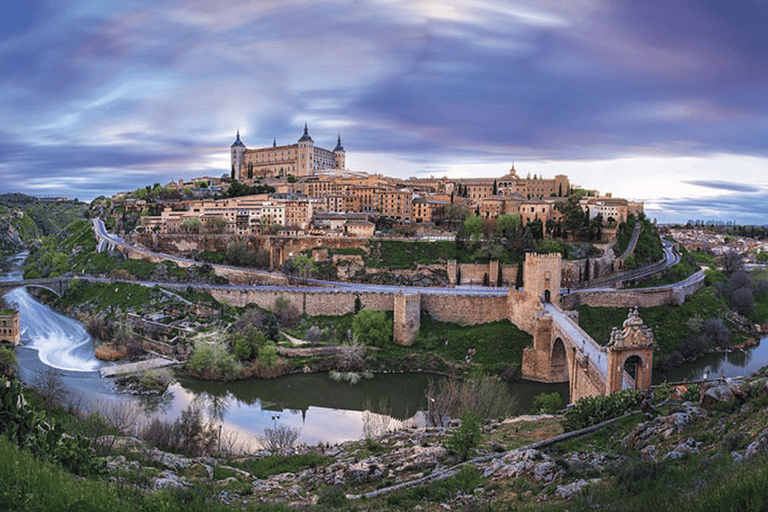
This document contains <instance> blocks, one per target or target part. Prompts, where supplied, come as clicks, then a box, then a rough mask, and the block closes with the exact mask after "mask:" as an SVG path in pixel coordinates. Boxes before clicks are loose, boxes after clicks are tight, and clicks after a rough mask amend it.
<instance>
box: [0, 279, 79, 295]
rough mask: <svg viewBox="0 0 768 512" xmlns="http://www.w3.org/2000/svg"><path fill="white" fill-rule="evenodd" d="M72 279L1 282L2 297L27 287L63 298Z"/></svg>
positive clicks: (0, 291)
mask: <svg viewBox="0 0 768 512" xmlns="http://www.w3.org/2000/svg"><path fill="white" fill-rule="evenodd" d="M71 280H72V278H70V277H53V278H49V279H23V280H20V281H0V295H2V294H4V293H6V292H8V291H10V290H12V289H14V288H20V287H22V286H26V287H28V288H41V289H43V290H48V291H49V292H51V293H53V294H54V295H57V296H59V297H61V296H62V295H64V293H65V292H66V291H67V289H68V288H69V283H70V281H71Z"/></svg>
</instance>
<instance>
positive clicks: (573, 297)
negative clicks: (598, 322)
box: [562, 276, 704, 309]
mask: <svg viewBox="0 0 768 512" xmlns="http://www.w3.org/2000/svg"><path fill="white" fill-rule="evenodd" d="M703 286H704V279H703V276H702V279H700V280H697V281H695V282H692V283H689V284H687V285H685V286H673V287H658V288H645V289H634V290H612V291H606V290H601V291H590V290H578V291H576V292H572V293H571V294H570V295H566V296H564V297H563V299H562V301H563V307H565V308H568V309H573V308H575V307H577V306H580V305H587V306H592V307H596V308H629V307H635V306H637V307H641V308H650V307H654V306H666V305H679V304H682V303H684V302H685V299H686V298H687V297H688V296H690V295H693V294H694V293H696V292H697V291H699V290H700V289H701V288H702V287H703Z"/></svg>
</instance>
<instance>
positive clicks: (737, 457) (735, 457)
mask: <svg viewBox="0 0 768 512" xmlns="http://www.w3.org/2000/svg"><path fill="white" fill-rule="evenodd" d="M731 458H732V459H733V462H735V463H736V464H738V463H740V462H741V461H742V460H744V457H742V456H741V454H740V453H739V452H731Z"/></svg>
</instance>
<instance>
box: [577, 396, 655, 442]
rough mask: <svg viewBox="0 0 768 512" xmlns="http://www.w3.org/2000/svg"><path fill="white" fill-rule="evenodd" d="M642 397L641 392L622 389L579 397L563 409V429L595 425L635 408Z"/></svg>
mask: <svg viewBox="0 0 768 512" xmlns="http://www.w3.org/2000/svg"><path fill="white" fill-rule="evenodd" d="M642 399H643V392H642V391H640V390H637V389H624V390H621V391H618V392H616V393H613V394H610V395H608V396H587V397H584V398H581V399H580V400H579V401H578V402H576V403H575V404H573V405H572V406H571V407H569V408H568V409H567V410H566V411H565V416H564V417H563V421H562V425H563V430H565V431H566V432H570V431H572V430H579V429H582V428H586V427H590V426H592V425H597V424H598V423H602V422H603V421H606V420H610V419H611V418H616V417H618V416H621V415H622V414H626V413H628V412H630V411H632V410H633V409H635V408H636V407H637V406H638V405H639V404H640V401H641V400H642Z"/></svg>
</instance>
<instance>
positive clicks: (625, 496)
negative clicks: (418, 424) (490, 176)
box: [0, 370, 768, 512]
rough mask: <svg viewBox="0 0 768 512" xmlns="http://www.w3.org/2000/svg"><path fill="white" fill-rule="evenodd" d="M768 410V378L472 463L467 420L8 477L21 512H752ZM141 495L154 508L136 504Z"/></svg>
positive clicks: (2, 474)
mask: <svg viewBox="0 0 768 512" xmlns="http://www.w3.org/2000/svg"><path fill="white" fill-rule="evenodd" d="M657 394H659V395H661V393H660V392H659V393H657ZM766 403H768V375H767V374H766V371H765V370H763V371H761V372H758V373H756V374H753V375H752V376H750V377H749V378H746V379H739V380H733V381H730V382H720V381H715V382H710V383H708V384H705V385H702V386H701V388H700V392H699V394H698V399H696V400H695V401H694V402H685V403H675V402H669V401H668V400H665V401H664V402H663V403H657V404H655V407H653V408H652V409H649V410H651V411H653V412H650V413H649V414H648V415H646V414H642V413H640V412H635V413H630V414H627V415H624V416H621V417H620V418H618V419H616V420H613V421H611V422H610V424H605V425H603V426H602V427H601V426H600V425H598V426H596V427H595V430H592V431H584V432H577V433H576V434H577V435H575V436H573V437H566V436H560V434H561V433H562V432H563V430H562V426H561V417H559V416H557V415H554V416H553V415H547V416H532V417H526V418H510V419H506V420H502V421H486V422H483V423H482V424H481V425H480V426H479V427H478V428H479V429H480V430H479V437H478V438H477V439H476V441H475V442H473V445H472V449H471V450H470V454H469V458H468V460H467V461H466V462H464V461H462V460H461V459H462V458H461V456H460V455H459V454H458V453H456V452H454V451H452V449H451V448H450V447H451V446H453V445H452V443H451V442H450V439H452V438H454V436H456V435H457V433H458V432H460V431H461V428H462V425H461V424H460V423H458V422H457V423H454V424H452V425H451V426H449V427H448V428H445V429H435V428H432V429H427V430H424V429H419V428H413V427H405V428H401V429H399V430H397V431H390V432H386V433H383V434H381V435H378V436H370V437H367V438H366V439H362V440H359V441H352V442H346V443H340V444H338V445H333V446H329V445H326V444H320V445H315V446H309V445H290V444H289V445H286V446H283V447H282V449H275V450H272V451H261V452H258V453H256V454H253V455H249V456H244V455H222V454H221V453H220V450H221V447H222V445H221V443H220V442H213V443H212V444H206V445H205V446H209V447H210V448H211V449H212V452H210V453H209V452H205V453H198V454H197V455H195V454H194V453H189V451H187V453H184V454H180V453H178V452H176V453H171V452H169V451H163V450H161V449H158V448H157V447H156V446H153V445H152V444H151V443H148V442H147V441H146V440H145V439H139V438H136V437H132V436H125V435H120V436H114V435H98V436H97V437H95V438H94V439H95V441H96V446H97V449H98V450H100V452H101V454H102V455H103V456H104V460H105V461H106V472H105V473H104V474H101V475H95V476H91V477H89V478H85V479H83V478H80V479H78V480H77V481H73V480H71V478H70V477H69V476H68V475H66V474H65V473H63V472H62V470H61V469H56V468H51V467H50V466H49V465H47V464H46V463H41V462H36V461H35V460H33V459H32V458H31V457H30V456H28V455H26V454H24V453H20V452H17V451H15V450H10V451H9V449H8V446H7V441H6V440H5V439H2V440H0V453H2V456H3V460H6V461H8V462H9V463H8V464H4V465H3V467H2V468H0V500H2V502H3V503H4V504H6V505H7V506H10V507H11V508H17V505H19V506H20V505H21V504H22V501H21V500H23V503H25V504H27V506H29V504H32V505H33V506H32V507H31V508H34V509H47V510H52V509H56V510H62V509H68V508H72V507H73V506H74V505H73V504H74V503H75V501H72V500H84V501H77V503H79V504H80V505H78V506H77V508H78V509H79V510H91V509H89V508H87V507H85V508H83V507H84V505H83V504H84V503H87V504H93V503H98V504H99V507H100V508H95V509H94V510H96V509H98V510H100V511H103V510H116V509H118V508H117V504H118V503H120V504H125V503H128V504H131V506H132V507H136V508H134V510H161V509H162V510H177V509H176V508H174V507H178V506H180V505H179V504H180V503H184V504H185V505H184V510H185V511H191V510H203V509H204V510H207V511H209V512H211V511H216V510H225V509H231V508H232V507H234V508H238V509H241V510H297V509H298V510H318V511H325V510H335V511H339V510H341V511H352V510H360V507H361V506H363V507H364V508H365V509H366V510H414V509H417V510H425V511H437V510H455V509H461V510H466V509H473V510H475V509H480V510H484V509H494V510H498V509H509V508H512V509H515V510H545V511H560V510H590V509H595V508H600V509H605V510H623V511H634V510H638V511H640V510H642V511H647V510H655V511H658V512H663V511H667V510H670V511H679V510H701V511H705V510H706V511H708V512H709V511H711V510H722V509H723V506H724V505H727V506H728V507H729V508H727V510H751V509H750V508H749V507H748V504H750V503H753V504H754V503H756V501H755V500H759V499H760V498H761V497H764V496H763V490H764V489H765V486H766V485H768V471H766V470H765V468H766V465H765V463H766V459H765V451H766V450H768V411H766V407H765V406H766ZM630 412H631V411H630ZM370 421H371V422H372V424H373V423H375V422H376V419H375V418H371V420H370ZM203 429H204V431H207V430H206V427H203ZM201 439H202V438H201ZM214 441H215V432H214ZM192 446H197V445H190V447H189V448H188V450H189V449H192V450H195V449H196V448H193V447H192ZM217 453H218V454H217ZM19 471H21V473H20V472H19ZM22 473H23V474H22ZM41 474H47V477H46V478H44V479H43V478H41V477H40V476H39V475H41ZM52 482H53V484H52ZM107 482H112V483H110V484H107ZM115 482H117V483H118V484H119V485H118V486H117V488H118V489H121V491H120V492H121V496H120V497H119V498H118V497H117V496H115V495H114V493H115V489H116V488H115V486H114V483H115ZM56 486H59V487H56ZM71 486H74V488H75V489H78V492H77V493H76V495H75V494H73V493H72V492H71V490H69V489H68V487H71ZM134 493H135V494H134ZM138 496H141V501H140V502H134V501H132V500H134V499H137V497H138ZM112 499H114V502H113V503H114V504H115V506H111V505H110V500H112ZM120 506H122V505H120ZM22 508H23V507H22ZM758 509H759V508H758Z"/></svg>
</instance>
